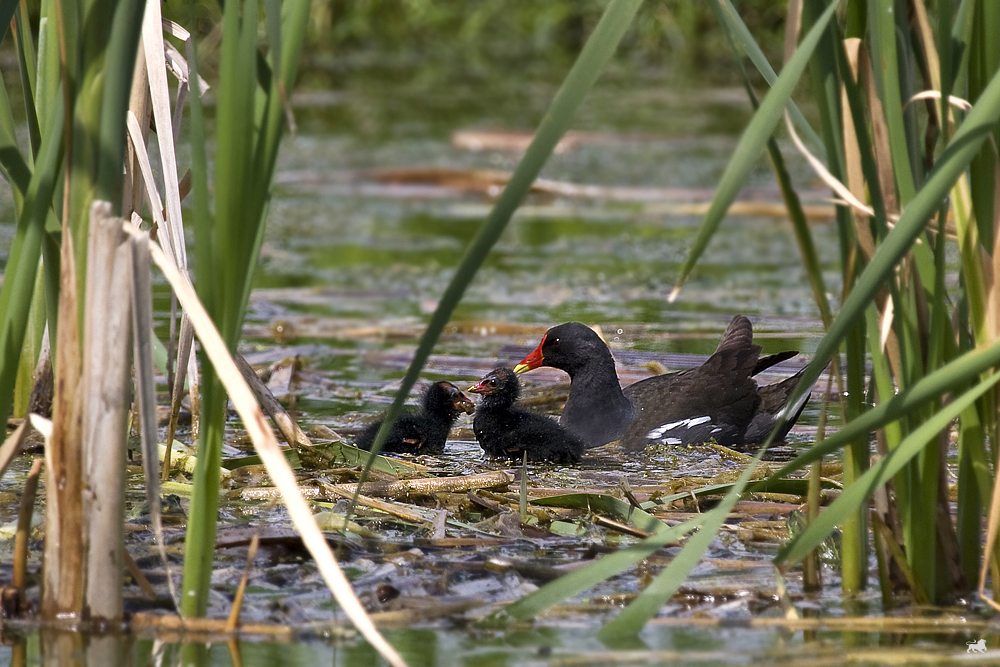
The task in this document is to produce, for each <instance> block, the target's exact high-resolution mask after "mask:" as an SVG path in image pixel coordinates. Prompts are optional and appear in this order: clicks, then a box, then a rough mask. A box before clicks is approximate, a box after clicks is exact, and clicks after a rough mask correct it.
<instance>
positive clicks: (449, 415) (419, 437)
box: [354, 382, 476, 454]
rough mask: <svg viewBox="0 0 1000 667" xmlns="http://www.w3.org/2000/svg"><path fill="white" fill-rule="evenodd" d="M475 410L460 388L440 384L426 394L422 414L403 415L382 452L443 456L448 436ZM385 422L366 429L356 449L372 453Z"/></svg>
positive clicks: (358, 440)
mask: <svg viewBox="0 0 1000 667" xmlns="http://www.w3.org/2000/svg"><path fill="white" fill-rule="evenodd" d="M475 409H476V405H475V403H473V402H472V401H470V400H469V398H468V397H467V396H466V395H465V394H463V393H462V392H461V391H460V390H459V388H458V387H456V386H455V385H453V384H452V383H450V382H436V383H434V384H432V385H431V386H430V387H428V388H427V391H425V392H424V400H423V407H422V408H421V410H420V412H418V413H416V414H414V413H412V412H404V413H402V414H401V415H399V418H398V419H397V420H396V423H395V424H393V425H392V430H390V431H389V437H388V438H386V441H385V444H384V445H382V451H383V452H405V453H407V454H440V453H441V452H443V451H444V443H445V440H447V439H448V433H449V432H450V431H451V427H452V426H453V425H454V424H455V420H456V419H458V415H459V413H460V412H464V413H466V414H472V413H473V412H474V411H475ZM383 421H385V418H384V417H382V418H380V419H377V420H375V421H374V422H372V423H371V424H369V425H368V426H366V427H365V430H364V431H362V432H361V433H360V434H359V435H358V437H357V439H356V440H355V442H354V444H355V446H357V447H358V448H360V449H366V450H370V449H371V448H372V445H373V444H375V436H376V434H378V430H379V427H381V426H382V422H383Z"/></svg>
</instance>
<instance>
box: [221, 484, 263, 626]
mask: <svg viewBox="0 0 1000 667" xmlns="http://www.w3.org/2000/svg"><path fill="white" fill-rule="evenodd" d="M271 505H272V506H273V505H274V503H273V502H272V503H271ZM259 546H260V525H259V524H258V526H257V532H255V533H254V534H253V537H252V538H251V539H250V547H249V548H248V549H247V564H246V567H244V568H243V576H242V577H240V585H239V586H238V587H237V588H236V596H235V597H234V598H233V607H232V609H230V610H229V618H227V619H226V626H225V627H226V632H227V633H228V632H234V631H235V630H236V626H237V625H239V622H240V611H241V610H242V609H243V594H244V593H245V592H246V590H247V581H248V580H249V579H250V573H251V572H252V571H253V562H254V560H255V559H256V558H257V548H258V547H259Z"/></svg>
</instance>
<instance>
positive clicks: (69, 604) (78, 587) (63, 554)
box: [41, 147, 83, 621]
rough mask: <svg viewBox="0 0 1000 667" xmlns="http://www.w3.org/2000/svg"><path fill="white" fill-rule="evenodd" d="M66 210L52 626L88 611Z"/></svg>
mask: <svg viewBox="0 0 1000 667" xmlns="http://www.w3.org/2000/svg"><path fill="white" fill-rule="evenodd" d="M68 149H69V148H68V147H67V150H68ZM68 181H69V179H67V183H68ZM67 198H68V197H67ZM63 210H64V220H63V225H62V245H61V247H60V255H61V256H60V260H61V261H60V273H59V282H60V285H59V307H58V310H59V327H58V328H57V330H56V331H57V333H56V352H55V360H56V363H55V372H56V376H55V394H54V396H53V401H52V435H51V437H50V438H49V440H48V442H46V445H45V480H46V485H45V486H46V488H47V489H48V493H47V494H46V502H45V534H46V535H47V536H48V537H49V539H47V540H45V551H44V556H43V561H42V562H43V563H44V566H43V572H42V580H43V584H42V602H41V611H42V617H43V618H44V619H45V620H47V621H55V620H56V619H58V618H61V617H65V616H66V615H70V616H79V614H80V613H81V611H82V609H83V532H82V530H81V527H82V525H83V512H82V507H81V504H80V493H81V488H80V486H81V481H80V468H81V462H82V457H81V453H80V439H81V433H80V431H81V415H80V399H81V398H82V392H80V370H81V369H80V330H79V318H78V314H77V308H78V306H77V296H76V295H77V281H76V253H75V252H74V250H73V246H74V239H73V234H72V233H71V232H70V228H69V224H68V221H67V220H66V219H65V218H66V216H67V215H68V205H67V206H64V209H63ZM74 231H75V230H74Z"/></svg>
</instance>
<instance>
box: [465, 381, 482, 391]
mask: <svg viewBox="0 0 1000 667" xmlns="http://www.w3.org/2000/svg"><path fill="white" fill-rule="evenodd" d="M486 389H487V388H486V386H485V380H480V381H479V384H476V385H473V386H471V387H469V388H468V389H466V391H468V392H471V393H473V394H485V393H486Z"/></svg>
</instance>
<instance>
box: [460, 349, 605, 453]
mask: <svg viewBox="0 0 1000 667" xmlns="http://www.w3.org/2000/svg"><path fill="white" fill-rule="evenodd" d="M469 391H470V392H472V393H474V394H480V395H481V396H482V397H483V400H482V402H480V404H479V408H478V409H477V410H476V417H475V419H473V420H472V430H473V431H474V432H475V434H476V440H478V441H479V446H480V447H482V448H483V451H485V452H486V454H487V455H488V456H490V457H491V458H504V459H514V460H518V461H519V460H521V457H522V455H523V454H524V452H527V453H528V460H530V461H554V462H556V463H575V462H576V461H579V460H580V456H581V455H582V454H583V451H584V450H585V449H586V444H585V443H584V441H583V440H582V439H580V438H578V437H577V436H576V435H574V434H573V433H570V432H569V431H568V430H567V429H565V428H563V427H562V426H560V425H559V424H558V423H557V422H556V421H555V420H553V419H551V418H549V417H546V416H545V415H537V414H534V413H533V412H528V411H527V410H522V409H521V408H517V407H514V401H516V400H517V397H518V395H519V394H520V392H521V383H520V382H518V380H517V374H515V373H514V371H513V370H511V369H510V368H497V369H495V370H493V371H490V372H489V373H488V374H487V375H486V377H484V378H483V379H482V380H480V381H479V384H477V385H476V386H474V387H471V388H470V389H469Z"/></svg>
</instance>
